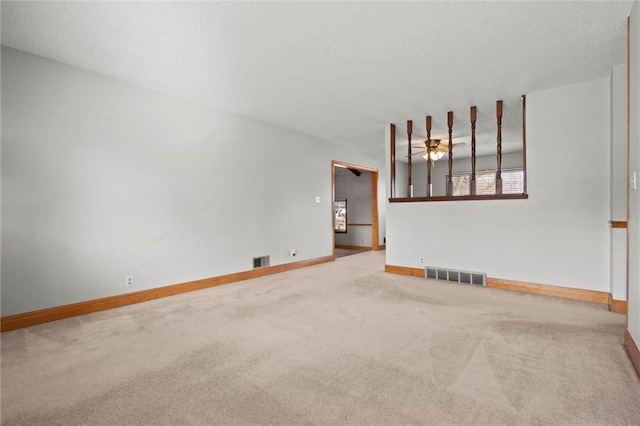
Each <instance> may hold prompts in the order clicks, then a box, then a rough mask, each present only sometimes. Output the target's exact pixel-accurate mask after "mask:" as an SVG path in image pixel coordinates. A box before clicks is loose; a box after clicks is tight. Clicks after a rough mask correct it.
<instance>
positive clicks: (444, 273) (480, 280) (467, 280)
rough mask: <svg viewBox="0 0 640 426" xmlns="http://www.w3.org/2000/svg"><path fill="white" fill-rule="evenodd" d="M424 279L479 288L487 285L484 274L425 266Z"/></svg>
mask: <svg viewBox="0 0 640 426" xmlns="http://www.w3.org/2000/svg"><path fill="white" fill-rule="evenodd" d="M424 277H425V278H430V279H434V280H440V281H451V282H454V283H463V284H473V285H481V286H486V285H487V274H486V273H485V272H472V271H461V270H459V269H447V268H438V267H435V266H427V267H426V268H424Z"/></svg>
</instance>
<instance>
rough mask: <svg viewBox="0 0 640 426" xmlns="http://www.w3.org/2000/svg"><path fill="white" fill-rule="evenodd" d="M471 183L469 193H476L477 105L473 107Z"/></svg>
mask: <svg viewBox="0 0 640 426" xmlns="http://www.w3.org/2000/svg"><path fill="white" fill-rule="evenodd" d="M470 114H471V184H470V188H469V193H470V194H471V195H476V107H475V106H472V107H471V112H470Z"/></svg>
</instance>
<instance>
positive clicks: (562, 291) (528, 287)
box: [384, 265, 627, 314]
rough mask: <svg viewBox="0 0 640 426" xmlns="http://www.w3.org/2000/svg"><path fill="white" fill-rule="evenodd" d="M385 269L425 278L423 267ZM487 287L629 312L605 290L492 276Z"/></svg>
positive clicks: (625, 305)
mask: <svg viewBox="0 0 640 426" xmlns="http://www.w3.org/2000/svg"><path fill="white" fill-rule="evenodd" d="M384 270H385V272H390V273H392V274H399V275H408V276H411V277H419V278H424V269H422V268H410V267H407V266H397V265H385V267H384ZM487 287H490V288H497V289H501V290H510V291H517V292H520V293H531V294H539V295H542V296H553V297H560V298H563V299H572V300H581V301H583V302H594V303H601V304H603V305H608V306H609V310H610V311H611V312H615V313H619V314H625V313H626V312H627V302H625V301H621V300H614V299H613V298H612V297H611V294H610V293H607V292H604V291H595V290H583V289H579V288H570V287H558V286H553V285H544V284H533V283H527V282H522V281H510V280H503V279H500V278H491V277H487Z"/></svg>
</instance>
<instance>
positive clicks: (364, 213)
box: [335, 172, 372, 247]
mask: <svg viewBox="0 0 640 426" xmlns="http://www.w3.org/2000/svg"><path fill="white" fill-rule="evenodd" d="M335 184H336V200H345V199H346V200H347V225H348V224H350V223H372V218H371V173H370V172H362V173H361V175H360V176H356V175H354V174H353V173H351V172H349V174H342V175H336V178H335ZM371 242H372V241H371V226H347V233H346V234H342V233H338V234H336V244H342V245H350V246H366V247H371Z"/></svg>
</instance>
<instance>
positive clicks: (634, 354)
mask: <svg viewBox="0 0 640 426" xmlns="http://www.w3.org/2000/svg"><path fill="white" fill-rule="evenodd" d="M624 348H625V349H626V350H627V353H628V354H629V358H630V359H631V363H632V364H633V367H634V368H635V369H636V373H638V377H639V378H640V351H639V350H638V345H636V342H634V341H633V337H631V334H629V330H626V331H625V332H624Z"/></svg>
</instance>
